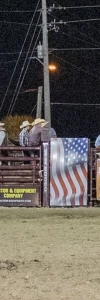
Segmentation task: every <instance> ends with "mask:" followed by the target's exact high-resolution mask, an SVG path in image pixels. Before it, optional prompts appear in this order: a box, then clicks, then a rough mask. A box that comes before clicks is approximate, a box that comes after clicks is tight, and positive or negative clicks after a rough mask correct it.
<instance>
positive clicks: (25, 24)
mask: <svg viewBox="0 0 100 300" xmlns="http://www.w3.org/2000/svg"><path fill="white" fill-rule="evenodd" d="M0 23H4V24H6V23H7V24H15V25H24V26H29V25H30V23H23V22H11V21H0ZM32 26H35V24H32Z"/></svg>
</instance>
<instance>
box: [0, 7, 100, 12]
mask: <svg viewBox="0 0 100 300" xmlns="http://www.w3.org/2000/svg"><path fill="white" fill-rule="evenodd" d="M99 7H100V5H81V6H66V7H61V6H58V7H54V6H53V7H52V6H50V8H47V10H49V9H56V10H61V9H63V10H66V9H83V8H99ZM0 12H1V13H31V12H34V10H0Z"/></svg>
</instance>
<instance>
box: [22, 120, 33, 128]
mask: <svg viewBox="0 0 100 300" xmlns="http://www.w3.org/2000/svg"><path fill="white" fill-rule="evenodd" d="M29 125H31V124H30V123H29V122H28V121H23V123H22V124H21V125H20V128H25V127H27V126H29Z"/></svg>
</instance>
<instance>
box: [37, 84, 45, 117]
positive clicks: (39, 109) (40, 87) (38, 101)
mask: <svg viewBox="0 0 100 300" xmlns="http://www.w3.org/2000/svg"><path fill="white" fill-rule="evenodd" d="M42 90H43V87H42V86H39V87H38V96H37V110H36V118H41V109H42Z"/></svg>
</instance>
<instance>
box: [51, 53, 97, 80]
mask: <svg viewBox="0 0 100 300" xmlns="http://www.w3.org/2000/svg"><path fill="white" fill-rule="evenodd" d="M52 55H53V56H54V57H56V58H58V59H60V60H61V61H64V62H66V63H67V64H68V65H71V66H72V67H74V68H76V69H77V70H78V71H82V72H84V73H86V74H89V75H91V76H92V77H94V78H97V79H100V77H98V76H96V75H94V74H92V73H90V72H88V71H86V70H84V69H82V68H81V67H77V66H76V65H74V64H72V63H70V62H68V61H67V60H65V59H63V58H61V57H59V56H58V55H55V54H52Z"/></svg>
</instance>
